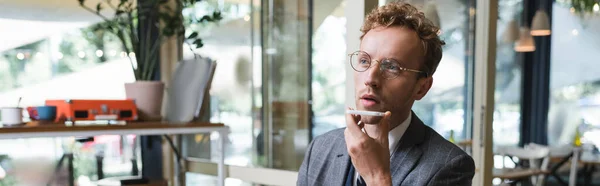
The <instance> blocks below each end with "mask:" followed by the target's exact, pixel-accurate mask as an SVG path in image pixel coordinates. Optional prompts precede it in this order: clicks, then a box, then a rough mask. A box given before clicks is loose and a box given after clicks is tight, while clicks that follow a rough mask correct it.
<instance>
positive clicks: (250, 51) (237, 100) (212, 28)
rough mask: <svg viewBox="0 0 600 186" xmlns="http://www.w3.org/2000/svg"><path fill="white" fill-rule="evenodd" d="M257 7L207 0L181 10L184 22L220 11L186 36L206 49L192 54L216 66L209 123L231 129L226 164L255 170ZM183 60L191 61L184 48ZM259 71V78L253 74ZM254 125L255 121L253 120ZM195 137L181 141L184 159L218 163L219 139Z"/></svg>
mask: <svg viewBox="0 0 600 186" xmlns="http://www.w3.org/2000/svg"><path fill="white" fill-rule="evenodd" d="M259 3H260V2H259V1H255V2H251V1H250V0H241V1H220V0H209V1H202V2H199V3H196V5H195V7H194V8H192V9H187V10H184V16H186V18H188V19H189V18H191V16H198V17H197V19H200V18H201V16H203V15H206V14H208V13H211V14H212V12H213V11H215V10H219V11H221V14H222V16H223V19H222V20H221V21H219V23H217V24H198V25H190V27H189V30H188V33H191V32H193V31H196V32H199V33H200V36H201V38H202V39H203V42H204V46H203V47H202V48H200V49H194V53H196V54H199V55H201V56H203V57H209V58H211V59H213V60H216V61H217V68H216V71H215V74H214V78H213V81H212V85H211V90H210V110H211V111H210V121H211V122H220V123H224V124H225V125H227V126H229V127H230V133H229V136H228V137H229V138H228V139H227V140H226V147H227V149H226V157H225V163H227V164H229V165H238V166H247V165H252V164H253V162H252V161H253V160H252V158H253V156H254V154H255V153H254V151H253V142H254V137H253V130H254V128H255V127H254V125H255V124H254V123H256V122H259V123H260V117H255V116H254V114H255V112H256V108H257V105H256V104H255V103H256V101H255V100H254V99H253V98H256V97H260V96H261V95H260V92H257V91H256V90H260V87H261V84H260V79H261V77H260V67H261V66H260V65H261V55H260V53H261V49H260V40H258V34H259V33H260V32H259V31H260V26H259V25H260V24H259V21H260V20H259V19H258V16H259V12H260V4H259ZM183 49H184V50H183V54H184V59H191V58H194V53H192V51H190V46H187V45H186V44H184V46H183ZM257 70H258V72H257ZM255 119H256V120H255ZM214 135H215V136H211V134H196V135H186V136H185V137H184V141H185V142H184V144H185V147H184V148H186V149H185V153H186V154H187V155H188V156H191V157H199V158H218V157H219V156H220V154H219V152H220V151H219V149H216V148H211V147H216V144H217V141H216V140H217V139H218V135H216V134H214Z"/></svg>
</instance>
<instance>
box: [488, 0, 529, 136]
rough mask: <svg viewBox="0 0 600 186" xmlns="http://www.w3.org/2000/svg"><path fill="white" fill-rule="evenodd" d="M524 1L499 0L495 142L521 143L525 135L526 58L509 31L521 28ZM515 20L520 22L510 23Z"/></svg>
mask: <svg viewBox="0 0 600 186" xmlns="http://www.w3.org/2000/svg"><path fill="white" fill-rule="evenodd" d="M522 2H523V1H522V0H500V1H498V22H497V38H498V39H497V40H498V42H497V48H496V88H495V103H494V127H493V130H494V136H496V137H495V138H494V145H510V146H517V145H518V144H519V140H520V135H521V86H522V84H523V83H522V78H521V75H522V69H521V66H522V62H521V61H522V60H519V58H518V53H516V52H515V50H514V41H509V39H510V38H509V37H512V36H510V35H509V34H510V31H511V30H510V29H513V28H514V29H518V28H519V27H518V22H519V20H518V19H519V17H520V15H521V12H522V8H523V3H522ZM511 21H515V22H516V23H514V24H516V25H510V24H511ZM511 26H515V27H516V28H515V27H511ZM516 37H518V36H516Z"/></svg>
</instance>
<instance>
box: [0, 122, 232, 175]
mask: <svg viewBox="0 0 600 186" xmlns="http://www.w3.org/2000/svg"><path fill="white" fill-rule="evenodd" d="M228 130H229V127H227V126H225V125H224V124H222V123H207V122H197V123H183V124H179V123H168V122H160V121H159V122H130V123H126V124H111V125H74V126H67V125H65V124H59V123H42V122H30V123H27V124H25V125H23V126H15V127H5V126H3V127H1V128H0V139H15V138H40V137H70V136H85V137H88V136H98V135H128V134H134V135H172V134H198V133H207V132H218V133H219V141H218V145H219V147H220V149H221V152H220V153H221V156H220V157H219V162H218V183H219V185H221V186H223V185H224V184H225V138H227V131H228Z"/></svg>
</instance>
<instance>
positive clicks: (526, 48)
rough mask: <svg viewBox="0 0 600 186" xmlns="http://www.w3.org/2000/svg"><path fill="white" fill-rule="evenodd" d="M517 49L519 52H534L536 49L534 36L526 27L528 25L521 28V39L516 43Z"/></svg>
mask: <svg viewBox="0 0 600 186" xmlns="http://www.w3.org/2000/svg"><path fill="white" fill-rule="evenodd" d="M515 51H517V52H533V51H535V43H534V41H533V36H531V33H530V31H529V28H526V27H523V28H521V33H520V34H519V40H518V41H517V42H516V43H515Z"/></svg>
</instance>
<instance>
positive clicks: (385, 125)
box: [377, 111, 392, 143]
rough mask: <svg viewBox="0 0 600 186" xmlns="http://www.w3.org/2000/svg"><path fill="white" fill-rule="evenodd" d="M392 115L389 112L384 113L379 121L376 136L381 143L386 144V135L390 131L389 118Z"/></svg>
mask: <svg viewBox="0 0 600 186" xmlns="http://www.w3.org/2000/svg"><path fill="white" fill-rule="evenodd" d="M391 116H392V113H391V112H390V111H387V112H385V115H383V118H381V121H379V125H378V127H379V129H380V130H378V131H379V134H378V135H377V137H378V139H379V141H380V142H382V143H386V142H388V133H389V131H390V117H391Z"/></svg>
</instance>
